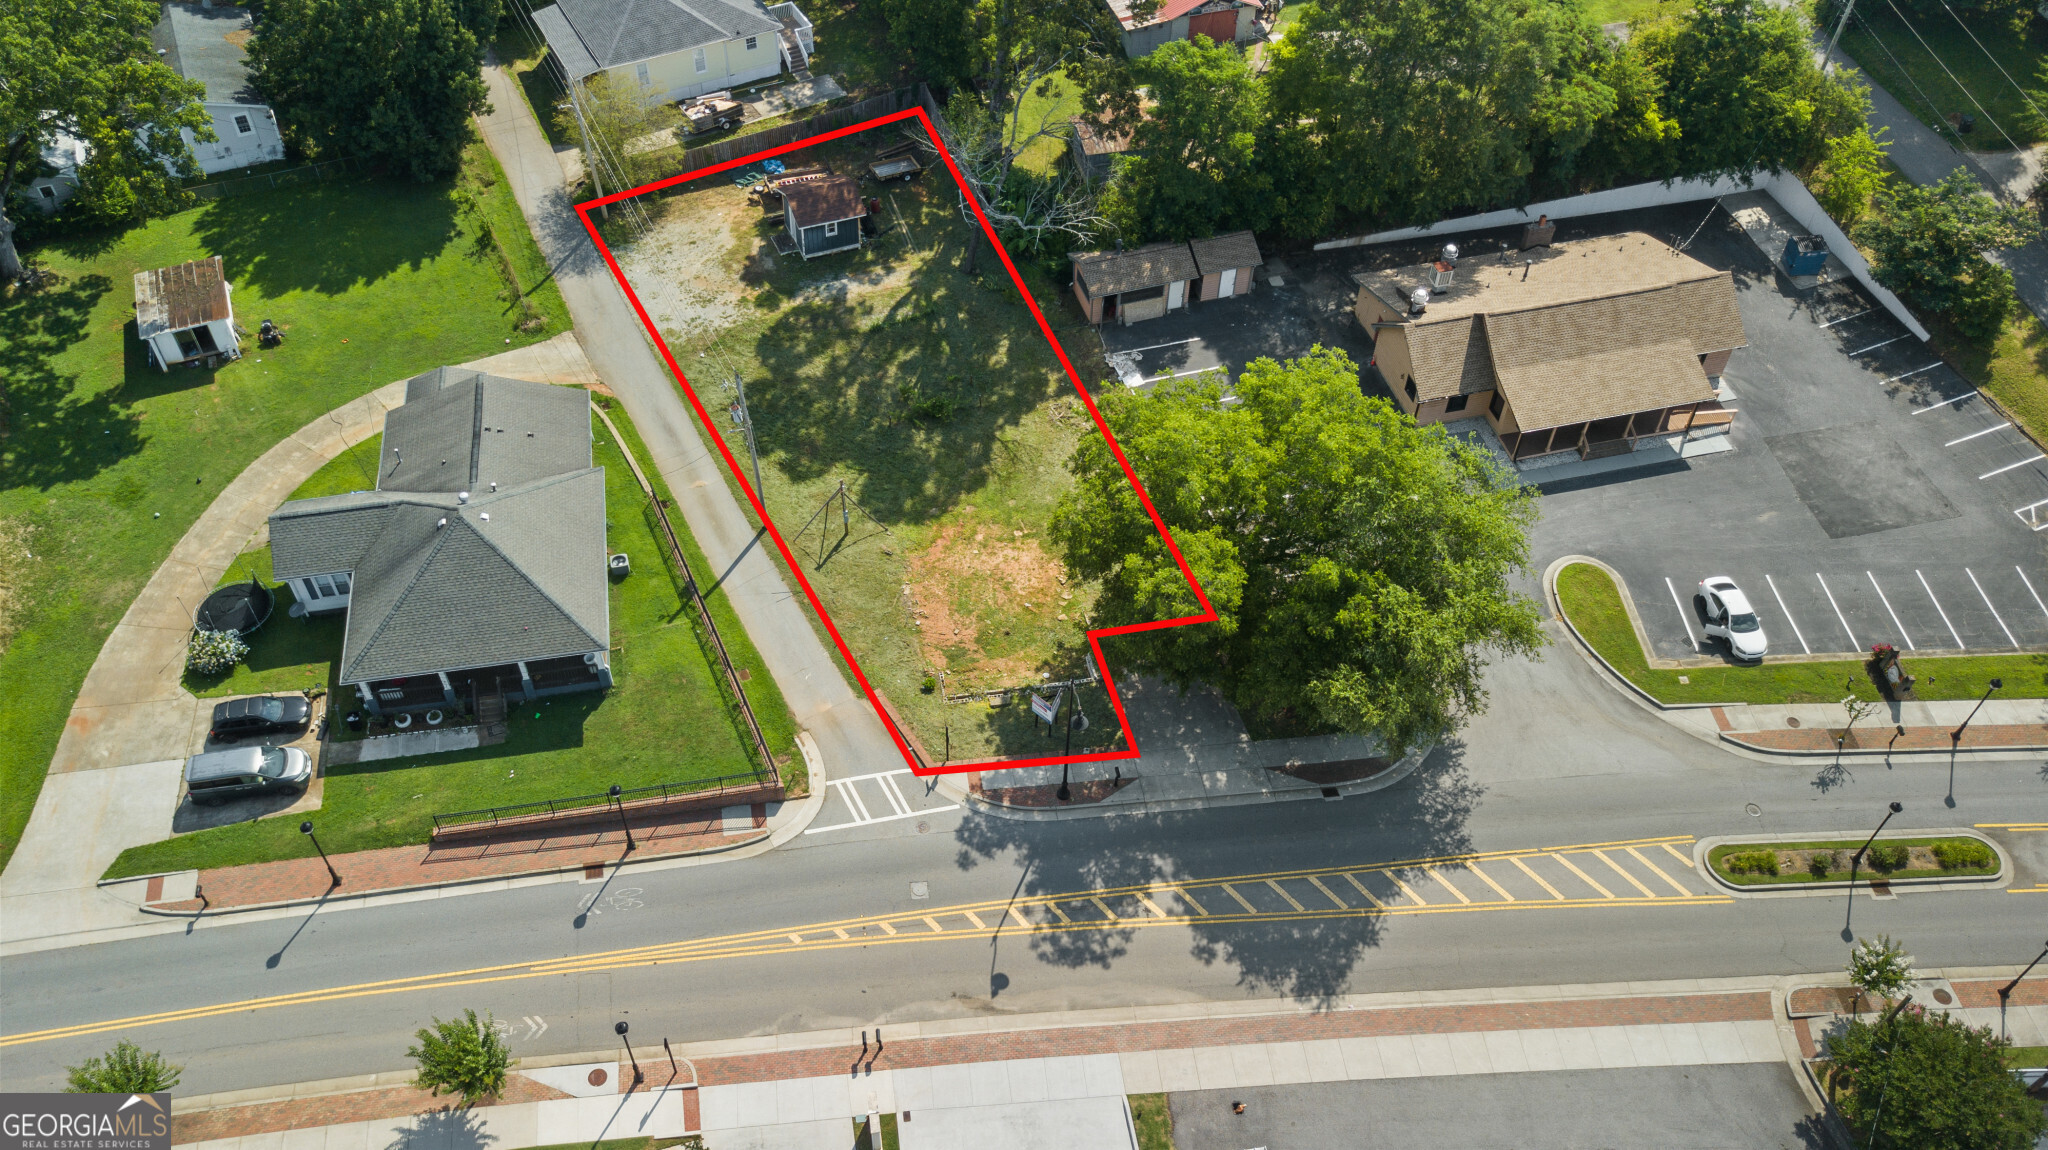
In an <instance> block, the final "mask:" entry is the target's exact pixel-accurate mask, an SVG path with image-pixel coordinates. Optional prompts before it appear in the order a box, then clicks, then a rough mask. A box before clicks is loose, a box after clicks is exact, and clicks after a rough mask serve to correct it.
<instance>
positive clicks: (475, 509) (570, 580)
mask: <svg viewBox="0 0 2048 1150" xmlns="http://www.w3.org/2000/svg"><path fill="white" fill-rule="evenodd" d="M405 399H406V401H405V404H404V406H402V407H399V408H397V409H395V410H393V411H392V412H391V413H390V414H388V415H386V416H385V417H384V442H383V444H382V449H381V454H380V457H379V461H378V469H377V476H376V484H377V485H376V487H375V488H374V489H372V490H368V491H356V492H352V493H350V494H347V495H332V496H325V497H321V498H315V499H295V500H292V501H291V502H289V503H286V504H285V505H284V506H282V507H279V508H278V509H277V510H276V511H275V512H273V513H272V514H271V516H270V547H271V562H272V571H273V573H274V574H275V576H276V577H277V578H279V579H281V580H284V581H285V582H287V583H289V584H290V585H291V587H292V594H293V596H294V597H295V598H296V599H297V600H298V602H299V604H300V605H301V606H302V607H303V609H304V611H305V612H308V613H320V612H326V611H337V610H346V611H347V612H348V625H347V628H346V631H345V633H344V636H343V639H342V650H341V675H340V678H341V682H342V683H343V684H344V685H345V686H346V687H347V688H350V689H353V690H354V691H356V693H357V694H358V695H359V696H360V697H361V699H362V701H363V703H364V705H365V706H366V707H367V708H368V709H370V710H371V711H373V712H379V713H381V712H384V711H389V710H394V709H396V710H404V709H408V708H419V707H432V706H443V705H449V704H454V703H457V702H465V703H466V702H471V701H473V700H474V699H475V698H476V697H478V696H482V695H490V694H493V693H498V692H504V693H515V692H516V693H518V694H519V695H521V696H522V697H524V698H532V697H534V696H536V695H544V694H551V693H556V692H560V691H569V690H590V689H596V688H601V687H608V686H610V685H611V669H610V659H609V656H608V653H607V652H608V651H609V649H610V647H611V639H610V636H611V621H610V606H609V602H608V598H607V595H606V590H607V585H608V584H607V578H606V573H605V562H606V557H607V556H606V551H605V498H604V469H603V468H602V467H593V466H591V462H590V459H591V455H590V403H589V397H588V396H587V395H586V394H585V393H584V392H582V391H580V390H577V389H573V388H565V387H556V386H553V385H551V384H544V383H527V382H524V381H522V380H513V379H500V378H498V377H496V376H489V375H484V374H482V373H479V372H475V371H469V370H465V369H461V368H446V367H444V368H438V369H436V370H434V371H430V372H428V373H426V374H424V375H420V376H416V377H414V378H413V379H411V380H409V381H408V382H407V384H406V395H405Z"/></svg>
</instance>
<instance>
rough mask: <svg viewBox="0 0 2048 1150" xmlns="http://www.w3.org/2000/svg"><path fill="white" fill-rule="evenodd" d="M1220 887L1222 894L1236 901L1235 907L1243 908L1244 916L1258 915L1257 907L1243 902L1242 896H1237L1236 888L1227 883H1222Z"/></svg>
mask: <svg viewBox="0 0 2048 1150" xmlns="http://www.w3.org/2000/svg"><path fill="white" fill-rule="evenodd" d="M1221 885H1222V887H1223V893H1224V894H1227V895H1229V896H1230V897H1232V898H1234V899H1236V900H1237V905H1239V906H1241V907H1243V908H1244V912H1245V913H1246V914H1257V913H1259V908H1258V907H1255V906H1253V905H1252V904H1250V903H1248V902H1246V901H1245V900H1244V896H1243V895H1241V894H1239V893H1237V888H1236V887H1234V886H1231V885H1230V884H1229V883H1227V882H1226V883H1223V884H1221Z"/></svg>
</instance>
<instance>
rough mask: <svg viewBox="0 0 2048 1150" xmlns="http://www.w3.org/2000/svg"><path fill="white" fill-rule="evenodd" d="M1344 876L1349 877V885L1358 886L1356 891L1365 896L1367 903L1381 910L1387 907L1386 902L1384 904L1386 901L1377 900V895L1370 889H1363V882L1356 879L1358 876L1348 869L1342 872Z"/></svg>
mask: <svg viewBox="0 0 2048 1150" xmlns="http://www.w3.org/2000/svg"><path fill="white" fill-rule="evenodd" d="M1344 877H1345V878H1347V879H1349V880H1351V885H1352V886H1355V887H1357V888H1358V893H1359V894H1362V895H1364V896H1365V901H1367V902H1369V903H1371V904H1373V905H1374V906H1376V907H1378V908H1380V909H1381V910H1385V909H1387V904H1386V903H1383V902H1381V901H1380V900H1379V896H1378V895H1375V894H1374V893H1372V892H1371V891H1369V890H1367V889H1365V884H1364V883H1362V882H1359V881H1358V876H1357V875H1355V874H1352V873H1351V872H1350V871H1345V872H1344Z"/></svg>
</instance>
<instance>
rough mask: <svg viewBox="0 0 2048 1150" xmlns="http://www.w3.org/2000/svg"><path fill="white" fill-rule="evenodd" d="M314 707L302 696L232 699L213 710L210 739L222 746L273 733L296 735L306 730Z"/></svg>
mask: <svg viewBox="0 0 2048 1150" xmlns="http://www.w3.org/2000/svg"><path fill="white" fill-rule="evenodd" d="M312 713H313V705H312V704H311V703H308V702H307V701H306V700H305V698H304V697H303V696H300V695H256V696H253V697H251V698H247V699H229V700H228V701H227V702H225V703H222V704H220V705H219V706H217V707H215V708H214V709H213V731H212V732H211V734H210V736H209V737H210V738H213V739H215V740H218V741H219V742H223V743H232V742H234V741H235V740H237V739H246V738H248V737H249V736H251V735H268V734H270V733H272V732H274V731H296V730H298V729H299V728H300V727H303V726H305V724H306V719H307V717H308V716H310V715H312Z"/></svg>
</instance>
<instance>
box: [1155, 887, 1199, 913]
mask: <svg viewBox="0 0 2048 1150" xmlns="http://www.w3.org/2000/svg"><path fill="white" fill-rule="evenodd" d="M1164 889H1166V890H1170V891H1172V892H1173V893H1174V894H1175V895H1177V896H1178V897H1179V898H1180V900H1181V901H1182V902H1184V903H1186V904H1188V906H1189V907H1191V908H1193V910H1194V912H1195V913H1196V914H1199V915H1207V914H1208V913H1209V912H1208V911H1206V910H1204V909H1202V904H1201V903H1198V902H1196V901H1195V900H1194V898H1193V897H1191V896H1190V895H1189V894H1188V892H1187V891H1184V890H1182V889H1181V888H1179V887H1177V886H1170V887H1166V888H1164Z"/></svg>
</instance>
